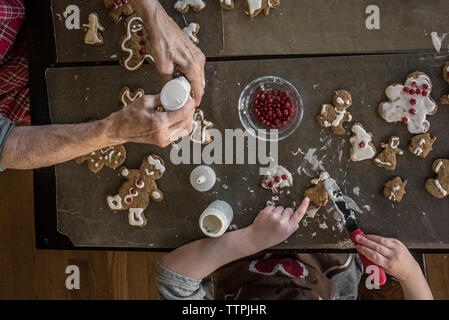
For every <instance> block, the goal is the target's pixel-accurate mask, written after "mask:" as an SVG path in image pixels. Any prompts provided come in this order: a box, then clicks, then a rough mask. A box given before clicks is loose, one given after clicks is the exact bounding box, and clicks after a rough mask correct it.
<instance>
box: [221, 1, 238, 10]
mask: <svg viewBox="0 0 449 320" xmlns="http://www.w3.org/2000/svg"><path fill="white" fill-rule="evenodd" d="M219 1H220V7H222V8H223V9H226V10H232V9H234V0H219Z"/></svg>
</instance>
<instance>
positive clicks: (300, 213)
mask: <svg viewBox="0 0 449 320" xmlns="http://www.w3.org/2000/svg"><path fill="white" fill-rule="evenodd" d="M309 203H310V200H309V198H305V199H304V200H303V201H302V203H301V205H300V206H299V208H298V209H297V210H296V211H293V209H292V208H285V209H284V208H283V207H274V206H268V207H266V208H264V209H263V210H262V211H260V212H259V214H258V215H257V217H256V219H255V220H254V222H253V224H252V225H251V226H249V228H250V229H251V231H252V238H253V240H254V242H255V243H258V244H260V245H261V247H262V248H261V250H263V249H266V248H270V247H272V246H274V245H277V244H278V243H281V242H282V241H285V240H287V238H288V237H290V235H291V234H293V232H295V231H296V230H297V229H298V227H299V222H300V221H301V219H302V218H303V217H304V215H305V213H306V210H307V208H308V206H309Z"/></svg>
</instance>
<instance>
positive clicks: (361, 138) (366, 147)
mask: <svg viewBox="0 0 449 320" xmlns="http://www.w3.org/2000/svg"><path fill="white" fill-rule="evenodd" d="M351 131H352V133H353V135H352V136H351V137H350V138H349V142H350V143H351V160H352V161H363V160H367V159H372V158H374V156H375V155H376V147H375V146H374V144H373V143H372V137H373V134H372V133H371V132H367V131H366V130H365V129H364V128H363V126H362V125H361V124H360V123H356V124H354V125H353V126H352V129H351Z"/></svg>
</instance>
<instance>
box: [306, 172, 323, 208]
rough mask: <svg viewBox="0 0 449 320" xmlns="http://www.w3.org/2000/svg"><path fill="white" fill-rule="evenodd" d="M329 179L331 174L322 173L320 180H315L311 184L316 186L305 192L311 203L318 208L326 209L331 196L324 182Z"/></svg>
mask: <svg viewBox="0 0 449 320" xmlns="http://www.w3.org/2000/svg"><path fill="white" fill-rule="evenodd" d="M328 178H329V174H328V173H327V172H325V171H323V172H321V174H320V176H319V178H317V179H313V180H312V181H311V182H312V184H314V185H315V186H313V187H311V188H309V189H307V190H306V192H305V196H306V197H308V198H309V199H310V201H311V202H312V203H313V204H314V205H316V206H318V207H324V206H326V204H327V202H328V201H329V194H328V193H327V191H326V189H325V187H324V181H325V180H326V179H328Z"/></svg>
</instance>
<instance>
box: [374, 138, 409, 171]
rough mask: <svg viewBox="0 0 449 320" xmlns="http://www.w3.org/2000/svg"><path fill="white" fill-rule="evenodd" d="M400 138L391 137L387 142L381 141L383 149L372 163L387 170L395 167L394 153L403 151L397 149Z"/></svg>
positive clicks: (401, 153) (400, 153)
mask: <svg viewBox="0 0 449 320" xmlns="http://www.w3.org/2000/svg"><path fill="white" fill-rule="evenodd" d="M399 144H400V140H399V137H391V138H390V141H389V142H388V144H386V143H381V146H382V148H384V151H382V152H381V153H379V154H378V155H377V156H376V158H375V159H374V163H375V164H376V165H377V166H378V167H381V168H385V169H387V170H389V171H392V170H394V169H396V155H397V154H399V155H401V156H402V155H403V154H404V152H403V151H402V150H401V149H399Z"/></svg>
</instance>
